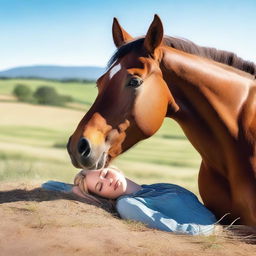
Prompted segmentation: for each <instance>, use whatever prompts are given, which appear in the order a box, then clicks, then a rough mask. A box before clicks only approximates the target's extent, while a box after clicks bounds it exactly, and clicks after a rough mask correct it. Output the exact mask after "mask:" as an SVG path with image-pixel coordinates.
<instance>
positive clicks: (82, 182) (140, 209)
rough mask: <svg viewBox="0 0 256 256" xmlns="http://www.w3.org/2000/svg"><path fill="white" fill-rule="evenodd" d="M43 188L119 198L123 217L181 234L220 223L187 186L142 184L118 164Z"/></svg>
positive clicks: (210, 231) (211, 228)
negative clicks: (130, 177)
mask: <svg viewBox="0 0 256 256" xmlns="http://www.w3.org/2000/svg"><path fill="white" fill-rule="evenodd" d="M42 188H43V189H46V190H54V191H62V192H68V193H74V194H76V195H78V196H80V197H84V198H88V196H89V197H91V198H93V195H95V194H96V195H98V196H101V197H103V198H107V199H115V207H116V210H117V212H118V213H119V215H120V217H121V218H123V219H128V220H134V221H139V222H142V223H144V224H146V226H148V227H150V228H155V229H160V230H164V231H169V232H174V233H178V234H190V235H211V234H213V233H215V231H216V227H217V225H215V223H216V218H215V216H214V215H213V213H211V212H210V211H209V210H208V209H207V208H206V207H205V206H204V205H203V204H201V203H200V202H199V201H198V199H197V197H196V196H195V195H194V194H193V193H192V192H190V191H188V190H187V189H185V188H183V187H180V186H178V185H174V184H167V183H156V184H152V185H139V184H137V183H135V182H134V181H132V180H130V179H128V178H126V177H125V176H124V174H123V173H122V172H121V171H120V170H118V169H117V168H116V167H107V168H104V169H100V170H86V171H84V170H83V171H81V172H80V173H78V174H77V175H76V177H75V180H74V185H71V184H67V183H62V182H57V181H48V182H46V183H44V184H43V185H42ZM96 200H97V199H96Z"/></svg>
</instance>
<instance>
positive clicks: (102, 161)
mask: <svg viewBox="0 0 256 256" xmlns="http://www.w3.org/2000/svg"><path fill="white" fill-rule="evenodd" d="M109 162H110V157H109V156H108V153H107V152H103V153H102V154H101V156H100V157H99V159H98V160H97V162H96V163H95V164H93V165H92V166H81V167H82V168H83V169H84V170H99V169H102V168H105V167H107V166H108V165H109Z"/></svg>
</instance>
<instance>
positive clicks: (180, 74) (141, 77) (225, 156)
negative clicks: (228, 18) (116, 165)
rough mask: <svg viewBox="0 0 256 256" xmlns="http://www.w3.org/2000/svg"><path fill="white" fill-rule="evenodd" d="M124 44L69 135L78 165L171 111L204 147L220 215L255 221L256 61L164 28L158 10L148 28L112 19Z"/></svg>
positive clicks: (133, 138)
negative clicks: (129, 27) (133, 30)
mask: <svg viewBox="0 0 256 256" xmlns="http://www.w3.org/2000/svg"><path fill="white" fill-rule="evenodd" d="M113 39H114V42H115V45H116V46H117V47H118V50H117V52H116V53H115V54H114V56H113V57H112V59H111V60H110V63H109V69H108V70H107V71H106V73H105V74H104V75H103V76H101V77H100V78H99V79H98V81H97V86H98V90H99V92H98V96H97V98H96V100H95V102H94V104H93V105H92V107H91V109H90V110H89V111H88V112H87V114H86V115H85V116H84V118H83V119H82V120H81V121H80V123H79V125H78V127H77V129H76V130H75V132H74V134H73V135H72V136H71V137H70V140H69V143H68V151H69V154H70V157H71V159H72V162H73V164H74V166H76V167H79V168H87V169H93V168H101V167H103V166H107V165H108V163H109V161H110V160H111V159H113V158H114V157H116V156H118V155H119V154H121V153H122V152H124V151H126V150H127V149H129V148H130V147H132V146H133V145H134V144H135V143H137V142H138V141H140V140H143V139H146V138H148V137H150V136H152V135H153V134H154V133H155V132H156V131H157V130H158V129H159V128H160V126H161V124H162V122H163V120H164V118H165V117H170V118H173V119H174V120H175V121H177V122H178V123H179V125H180V126H181V128H182V129H183V131H184V133H185V134H186V136H187V138H188V139H189V140H190V142H191V143H192V144H193V146H194V147H195V148H196V150H197V151H198V152H199V153H200V155H201V157H202V163H201V167H200V172H199V191H200V194H201V197H202V199H203V202H204V203H205V205H206V206H207V207H208V208H209V209H211V210H212V211H213V212H214V213H215V215H216V216H217V217H219V218H220V217H222V216H223V215H224V214H225V213H230V215H229V219H228V222H230V221H232V220H234V219H236V218H239V221H240V222H239V223H240V224H246V225H251V226H256V155H255V151H256V143H255V138H256V115H255V112H256V80H255V74H256V67H255V65H254V64H253V63H251V62H247V61H244V60H242V59H241V58H239V57H237V56H236V55H235V54H233V53H230V52H225V51H219V50H216V49H213V48H206V47H199V46H197V45H195V44H193V43H192V42H190V41H187V40H181V39H177V38H172V37H164V36H163V26H162V23H161V20H160V19H159V17H158V16H157V15H156V16H155V18H154V20H153V22H152V24H151V26H150V28H149V30H148V32H147V34H146V36H145V37H141V38H138V39H134V38H132V37H131V36H130V35H129V34H128V33H127V32H126V31H125V30H124V29H123V28H122V27H121V26H120V25H119V23H118V21H117V20H116V19H114V22H113Z"/></svg>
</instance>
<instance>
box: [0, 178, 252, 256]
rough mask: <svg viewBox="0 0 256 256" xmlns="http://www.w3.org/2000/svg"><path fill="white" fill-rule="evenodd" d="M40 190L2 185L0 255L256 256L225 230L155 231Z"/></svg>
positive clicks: (0, 184)
mask: <svg viewBox="0 0 256 256" xmlns="http://www.w3.org/2000/svg"><path fill="white" fill-rule="evenodd" d="M38 186H39V184H32V183H26V184H25V183H19V184H17V183H7V182H5V183H0V191H1V192H0V205H1V207H0V229H1V232H0V248H1V253H0V255H3V256H5V255H12V256H16V255H19V256H23V255H37V256H40V255H47V256H50V255H54V256H56V255H62V256H65V255H112V256H113V255H182V256H186V255H189V256H192V255H197V256H200V255H204V256H207V255H209V256H210V255H220V256H221V255H230V256H233V255H241V256H243V255H245V256H249V255H250V256H253V255H256V245H253V244H247V243H245V242H242V241H239V239H236V238H234V237H231V236H229V235H227V233H226V232H224V231H221V232H219V233H218V234H217V235H212V236H209V237H202V236H201V237H196V236H194V237H192V236H184V235H182V236H181V235H174V234H171V233H167V232H163V231H158V230H153V229H149V228H147V227H145V226H144V225H141V224H138V223H135V222H127V221H125V220H121V219H119V218H118V217H117V216H116V215H115V214H113V213H110V212H108V211H106V210H104V209H102V208H99V207H97V206H95V205H91V204H88V203H86V202H84V201H81V200H79V199H78V198H76V197H73V196H71V195H65V194H61V193H52V192H47V191H42V190H40V189H38Z"/></svg>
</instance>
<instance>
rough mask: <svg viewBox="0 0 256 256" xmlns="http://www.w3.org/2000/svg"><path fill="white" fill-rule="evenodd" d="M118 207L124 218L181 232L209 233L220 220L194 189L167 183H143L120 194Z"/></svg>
mask: <svg viewBox="0 0 256 256" xmlns="http://www.w3.org/2000/svg"><path fill="white" fill-rule="evenodd" d="M116 209H117V211H118V213H119V214H120V216H121V218H123V219H130V220H135V221H140V222H143V223H145V224H146V225H147V226H148V227H151V228H156V229H160V230H164V231H169V232H175V233H180V234H191V235H200V234H202V235H209V234H212V233H213V231H214V223H216V218H215V216H214V215H213V213H211V212H210V211H209V210H208V209H207V208H206V207H205V206H204V205H203V204H202V203H200V202H199V200H198V198H197V197H196V196H195V195H194V194H193V193H192V192H190V191H188V190H187V189H185V188H183V187H180V186H178V185H174V184H167V183H157V184H152V185H142V189H141V190H139V191H138V192H136V193H132V194H129V195H124V196H121V197H119V198H118V199H117V203H116Z"/></svg>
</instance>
